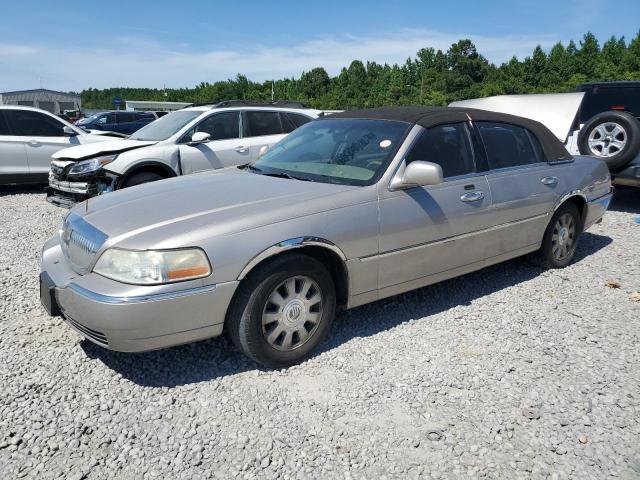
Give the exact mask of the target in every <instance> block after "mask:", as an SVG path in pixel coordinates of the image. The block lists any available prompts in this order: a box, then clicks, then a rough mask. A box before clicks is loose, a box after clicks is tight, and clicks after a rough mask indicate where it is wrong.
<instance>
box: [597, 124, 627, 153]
mask: <svg viewBox="0 0 640 480" xmlns="http://www.w3.org/2000/svg"><path fill="white" fill-rule="evenodd" d="M627 138H628V137H627V131H626V130H625V129H624V127H623V126H622V125H620V124H619V123H616V122H605V123H603V124H601V125H598V126H597V127H596V128H594V129H593V130H592V131H591V133H590V134H589V139H588V143H589V150H590V151H591V153H592V154H593V155H595V156H597V157H612V156H614V155H616V154H618V153H620V152H621V151H622V150H623V149H624V147H625V145H626V144H627Z"/></svg>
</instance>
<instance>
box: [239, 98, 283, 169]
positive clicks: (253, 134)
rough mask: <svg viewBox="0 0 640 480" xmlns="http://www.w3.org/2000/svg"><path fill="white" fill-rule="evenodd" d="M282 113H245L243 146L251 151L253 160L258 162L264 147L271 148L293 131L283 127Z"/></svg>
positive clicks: (249, 111)
mask: <svg viewBox="0 0 640 480" xmlns="http://www.w3.org/2000/svg"><path fill="white" fill-rule="evenodd" d="M283 123H284V122H283V119H282V118H281V117H280V112H271V111H264V110H247V111H245V112H244V113H243V121H242V124H243V137H244V138H243V139H242V140H243V146H244V147H246V148H247V149H248V150H249V155H250V158H251V160H256V159H257V158H258V155H259V154H260V150H261V149H262V147H270V146H271V145H273V144H274V143H276V142H279V141H280V140H281V139H282V138H284V136H285V135H286V133H285V132H286V131H287V130H292V128H291V129H289V128H285V126H287V127H288V124H287V123H284V125H283Z"/></svg>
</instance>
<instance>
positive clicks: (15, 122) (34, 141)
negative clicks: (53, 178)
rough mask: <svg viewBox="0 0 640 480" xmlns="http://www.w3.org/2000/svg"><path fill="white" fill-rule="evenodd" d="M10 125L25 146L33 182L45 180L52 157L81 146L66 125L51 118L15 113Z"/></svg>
mask: <svg viewBox="0 0 640 480" xmlns="http://www.w3.org/2000/svg"><path fill="white" fill-rule="evenodd" d="M9 122H10V123H11V128H12V130H13V132H14V133H15V135H16V136H17V137H18V138H20V139H21V141H22V142H23V144H24V146H25V148H26V152H27V161H28V164H29V175H30V176H31V178H32V179H33V180H39V179H42V180H46V178H47V176H48V174H49V169H50V165H51V155H53V154H54V153H56V152H57V151H58V150H61V149H63V148H67V147H71V146H74V145H78V144H79V143H80V142H79V141H78V139H77V137H68V136H67V135H65V133H64V131H63V128H64V126H65V125H64V123H62V122H61V121H60V120H58V119H57V118H56V117H54V116H52V115H47V114H45V113H42V112H37V111H33V110H12V111H11V113H10V116H9Z"/></svg>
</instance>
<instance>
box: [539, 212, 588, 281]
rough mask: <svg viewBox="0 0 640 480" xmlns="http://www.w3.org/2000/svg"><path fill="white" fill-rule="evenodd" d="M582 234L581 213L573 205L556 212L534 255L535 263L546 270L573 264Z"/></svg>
mask: <svg viewBox="0 0 640 480" xmlns="http://www.w3.org/2000/svg"><path fill="white" fill-rule="evenodd" d="M581 233H582V221H581V220H580V212H579V211H578V208H577V207H576V206H575V204H573V203H565V204H563V205H561V206H560V208H558V210H556V212H555V214H554V215H553V217H552V218H551V221H550V222H549V225H548V226H547V229H546V230H545V232H544V237H543V239H542V245H541V246H540V250H538V251H537V252H536V253H535V254H534V255H533V259H534V260H535V262H536V263H537V264H538V265H540V266H543V267H546V268H564V267H566V266H567V265H569V264H570V263H571V261H572V260H573V256H574V255H575V253H576V249H577V247H578V240H579V238H580V235H581Z"/></svg>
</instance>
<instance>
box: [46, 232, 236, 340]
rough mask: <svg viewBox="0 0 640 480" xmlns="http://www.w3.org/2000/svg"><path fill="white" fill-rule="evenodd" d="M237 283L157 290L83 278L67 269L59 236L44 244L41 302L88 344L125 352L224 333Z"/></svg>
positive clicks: (191, 285) (102, 278)
mask: <svg viewBox="0 0 640 480" xmlns="http://www.w3.org/2000/svg"><path fill="white" fill-rule="evenodd" d="M187 283H188V285H189V286H186V285H187ZM237 284H238V282H226V283H219V284H212V285H207V284H200V285H197V286H194V285H193V283H191V282H184V283H182V284H173V285H170V286H166V285H165V286H162V287H161V288H160V289H159V288H158V287H141V286H134V285H124V284H121V283H119V282H114V281H112V280H109V279H106V278H104V277H100V276H99V275H97V274H94V273H89V274H87V275H82V276H80V275H78V274H77V273H75V272H74V271H73V270H71V269H70V267H69V266H68V264H67V262H66V260H65V258H64V254H63V252H62V249H61V247H60V243H59V240H58V239H57V237H56V238H54V239H52V240H50V241H49V242H47V244H45V246H44V248H43V251H42V257H41V273H40V298H41V302H42V305H43V306H44V307H45V309H46V310H47V311H48V312H49V314H51V315H61V316H63V317H64V318H65V320H66V321H67V323H68V324H69V326H70V327H71V328H73V329H74V330H75V331H76V332H78V333H79V334H80V335H82V336H83V337H84V338H86V339H87V340H90V341H91V342H93V343H96V344H98V345H100V346H102V347H105V348H108V349H110V350H116V351H122V352H141V351H147V350H155V349H159V348H165V347H170V346H173V345H179V344H183V343H189V342H193V341H197V340H202V339H205V338H210V337H215V336H218V335H220V334H221V333H222V329H223V325H224V319H225V315H226V311H227V307H228V305H229V304H230V302H231V299H232V297H233V294H234V292H235V289H236V287H237ZM89 285H92V286H93V287H95V286H96V285H97V286H101V288H94V289H90V288H88V286H89ZM167 288H172V290H167ZM100 290H102V291H100ZM127 292H129V294H127Z"/></svg>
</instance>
